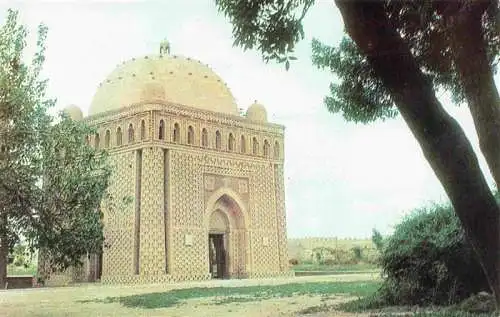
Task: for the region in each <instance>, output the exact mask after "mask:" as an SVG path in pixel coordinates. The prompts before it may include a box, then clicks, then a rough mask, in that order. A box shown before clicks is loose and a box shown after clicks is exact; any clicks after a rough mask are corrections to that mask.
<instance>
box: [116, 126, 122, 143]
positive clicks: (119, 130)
mask: <svg viewBox="0 0 500 317" xmlns="http://www.w3.org/2000/svg"><path fill="white" fill-rule="evenodd" d="M121 145H122V128H121V127H118V128H117V129H116V146H121Z"/></svg>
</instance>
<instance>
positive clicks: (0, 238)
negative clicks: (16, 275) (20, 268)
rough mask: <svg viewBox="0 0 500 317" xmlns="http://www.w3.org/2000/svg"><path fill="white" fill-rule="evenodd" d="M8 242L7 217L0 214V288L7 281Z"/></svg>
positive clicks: (2, 287)
mask: <svg viewBox="0 0 500 317" xmlns="http://www.w3.org/2000/svg"><path fill="white" fill-rule="evenodd" d="M8 255H9V244H8V241H7V217H6V215H1V214H0V289H5V283H7V257H8Z"/></svg>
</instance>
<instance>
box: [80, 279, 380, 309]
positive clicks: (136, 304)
mask: <svg viewBox="0 0 500 317" xmlns="http://www.w3.org/2000/svg"><path fill="white" fill-rule="evenodd" d="M379 286H380V282H375V281H367V282H332V283H329V282H316V283H292V284H282V285H266V286H246V287H195V288H187V289H176V290H171V291H168V292H157V293H148V294H138V295H130V296H121V297H108V298H106V299H102V300H98V299H96V300H87V301H81V302H99V303H120V304H122V305H123V306H125V307H130V308H145V309H155V308H167V307H172V306H176V305H178V304H181V303H182V302H183V301H185V300H188V299H201V298H209V297H213V298H214V302H213V304H215V305H224V304H229V303H242V302H251V301H260V300H265V299H271V298H279V297H291V296H298V295H311V296H312V295H329V294H349V295H352V296H367V295H370V294H373V293H374V292H375V291H376V290H377V289H378V287H379Z"/></svg>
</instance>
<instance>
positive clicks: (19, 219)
mask: <svg viewBox="0 0 500 317" xmlns="http://www.w3.org/2000/svg"><path fill="white" fill-rule="evenodd" d="M46 34H47V29H46V27H44V26H40V27H39V30H38V41H37V52H36V53H35V55H34V57H33V59H32V61H31V63H30V64H27V63H25V62H23V51H24V48H25V46H26V35H27V31H26V29H25V27H24V26H22V25H19V24H18V13H17V12H15V11H12V10H9V11H8V14H7V19H6V21H5V24H4V25H3V26H2V27H1V28H0V288H1V287H3V285H4V284H5V279H6V267H7V256H8V253H9V252H10V251H12V250H13V247H14V245H15V244H16V243H17V242H19V240H20V238H21V237H23V238H25V239H26V240H27V241H28V243H29V246H30V248H31V250H33V249H35V248H41V249H44V250H46V251H47V252H49V255H50V259H51V261H52V262H53V263H54V264H57V265H58V267H60V268H65V267H67V266H68V265H70V264H77V263H78V261H79V260H80V259H81V257H82V256H83V255H85V254H87V253H88V252H93V251H95V250H96V248H99V247H100V243H101V242H102V228H101V221H100V214H99V212H98V206H99V203H100V201H101V199H102V198H103V196H104V195H106V194H105V193H106V188H107V185H108V179H109V168H108V166H107V163H106V157H105V155H104V154H103V153H99V152H96V151H95V150H93V149H92V148H90V147H89V146H88V145H86V144H85V142H84V135H86V134H87V133H89V132H91V131H90V129H89V128H88V127H86V126H85V124H84V123H81V122H74V121H71V120H70V119H68V118H62V119H61V121H60V122H59V123H57V124H56V123H55V122H54V118H53V117H51V116H50V115H49V114H48V113H47V110H48V109H49V108H50V107H51V106H53V104H54V101H53V100H50V99H47V98H46V97H45V87H46V83H47V82H46V81H45V80H41V79H40V71H41V69H42V64H43V61H44V51H45V47H44V42H45V38H46Z"/></svg>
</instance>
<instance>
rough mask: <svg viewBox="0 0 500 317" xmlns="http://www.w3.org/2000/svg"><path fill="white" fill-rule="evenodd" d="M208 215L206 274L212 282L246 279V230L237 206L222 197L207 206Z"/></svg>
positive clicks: (226, 196) (241, 213) (230, 198)
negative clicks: (222, 279) (208, 273)
mask: <svg viewBox="0 0 500 317" xmlns="http://www.w3.org/2000/svg"><path fill="white" fill-rule="evenodd" d="M210 206H211V207H210ZM208 212H209V221H208V239H207V240H208V263H209V272H210V273H211V275H212V277H213V278H232V277H236V278H238V277H244V276H246V257H247V256H246V232H247V230H246V226H245V217H244V215H243V212H242V209H241V207H240V205H239V204H238V203H237V202H236V200H235V199H233V198H232V197H231V196H230V195H228V194H222V195H221V196H220V197H219V198H218V199H217V200H216V201H215V202H214V203H212V204H210V205H209V210H208Z"/></svg>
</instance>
